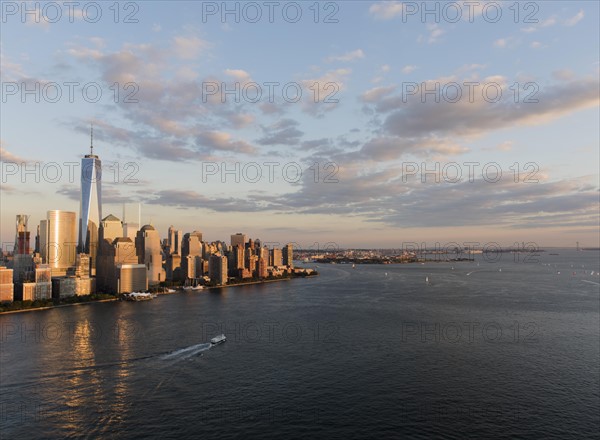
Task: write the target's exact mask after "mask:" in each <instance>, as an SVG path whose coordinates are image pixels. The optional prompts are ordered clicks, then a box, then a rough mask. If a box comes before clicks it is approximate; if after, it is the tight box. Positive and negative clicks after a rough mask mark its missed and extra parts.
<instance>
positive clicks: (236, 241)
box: [231, 232, 248, 247]
mask: <svg viewBox="0 0 600 440" xmlns="http://www.w3.org/2000/svg"><path fill="white" fill-rule="evenodd" d="M246 241H248V238H247V237H246V235H245V234H242V233H241V232H238V233H237V234H233V235H232V236H231V247H235V246H237V245H241V246H242V247H244V246H245V245H246Z"/></svg>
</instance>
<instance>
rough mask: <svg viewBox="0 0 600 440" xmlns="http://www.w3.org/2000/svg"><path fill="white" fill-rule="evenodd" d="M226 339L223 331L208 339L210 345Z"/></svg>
mask: <svg viewBox="0 0 600 440" xmlns="http://www.w3.org/2000/svg"><path fill="white" fill-rule="evenodd" d="M226 340H227V338H226V337H225V335H224V334H223V333H221V334H220V335H219V336H215V337H214V338H212V339H211V340H210V343H211V344H212V345H217V344H221V343H223V342H225V341H226Z"/></svg>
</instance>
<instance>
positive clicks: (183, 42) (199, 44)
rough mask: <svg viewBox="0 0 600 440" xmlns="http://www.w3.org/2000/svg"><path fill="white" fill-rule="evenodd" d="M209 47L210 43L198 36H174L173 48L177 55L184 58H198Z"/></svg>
mask: <svg viewBox="0 0 600 440" xmlns="http://www.w3.org/2000/svg"><path fill="white" fill-rule="evenodd" d="M208 47H210V44H209V43H208V42H207V41H204V40H201V39H200V38H198V37H182V36H178V37H175V38H173V49H174V51H175V53H176V54H177V56H178V57H179V58H182V59H184V60H193V59H195V58H197V57H198V55H199V54H200V53H201V52H202V51H204V50H205V49H207V48H208Z"/></svg>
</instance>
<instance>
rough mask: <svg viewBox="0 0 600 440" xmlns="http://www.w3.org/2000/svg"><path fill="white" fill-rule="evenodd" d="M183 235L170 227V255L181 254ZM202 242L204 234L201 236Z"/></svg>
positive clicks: (168, 241) (168, 238) (168, 242)
mask: <svg viewBox="0 0 600 440" xmlns="http://www.w3.org/2000/svg"><path fill="white" fill-rule="evenodd" d="M182 238H183V233H182V232H181V231H179V230H177V229H175V228H174V227H173V225H171V226H169V233H168V235H167V246H168V247H169V253H170V254H181V240H182ZM200 241H202V234H200Z"/></svg>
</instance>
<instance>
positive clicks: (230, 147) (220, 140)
mask: <svg viewBox="0 0 600 440" xmlns="http://www.w3.org/2000/svg"><path fill="white" fill-rule="evenodd" d="M196 140H197V142H198V143H199V144H200V145H201V146H203V147H208V149H209V150H210V151H215V150H217V151H231V152H236V153H245V154H252V153H255V152H256V149H255V148H254V147H253V146H252V145H250V144H249V143H248V142H245V141H234V140H233V139H232V137H231V135H230V134H229V133H225V132H222V131H208V132H203V133H200V134H198V135H197V136H196Z"/></svg>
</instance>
